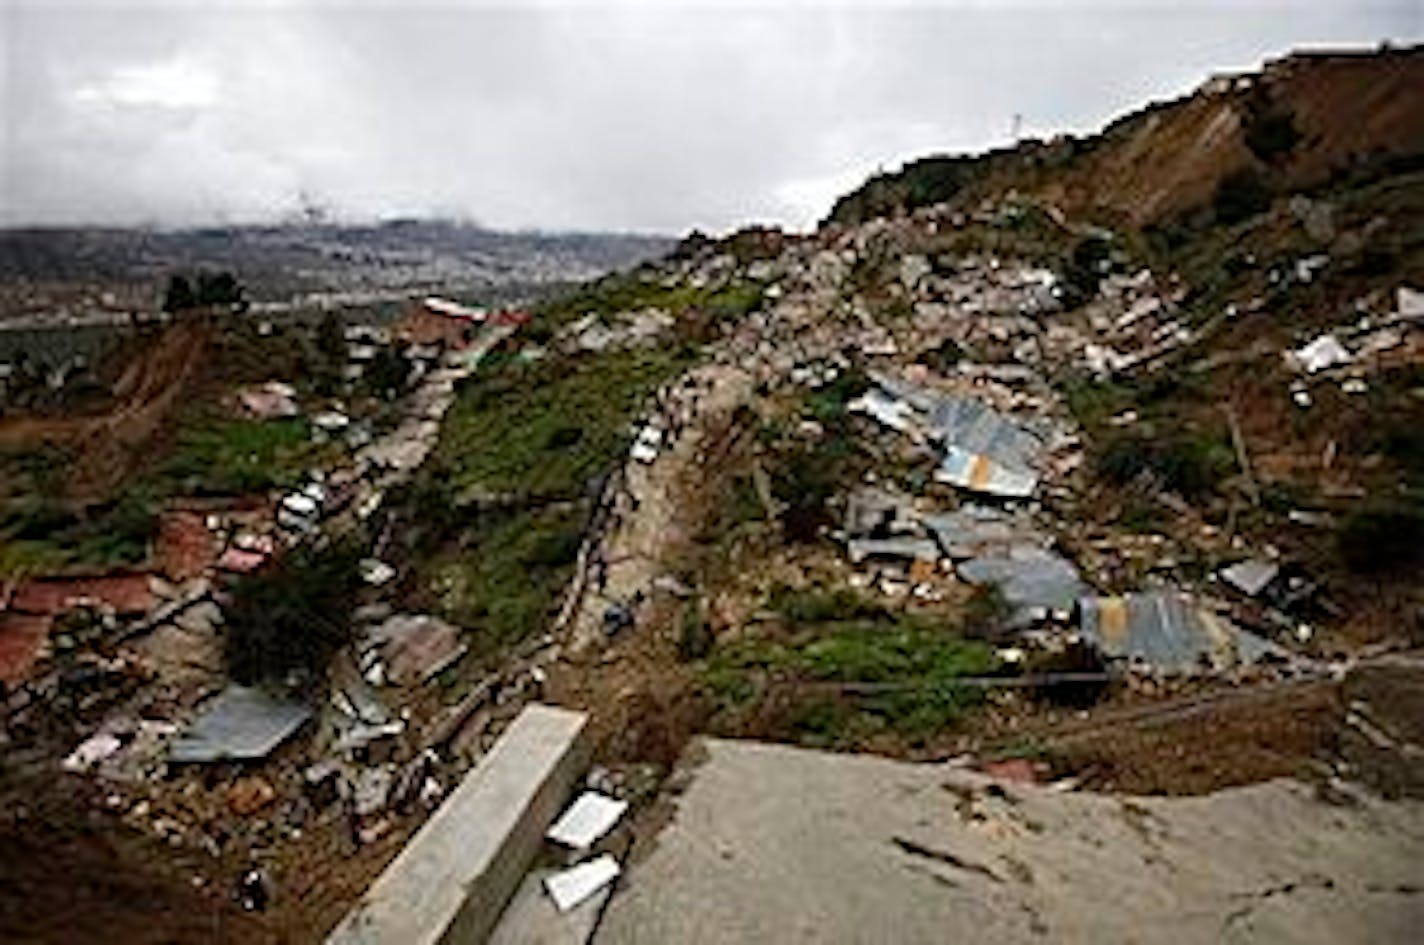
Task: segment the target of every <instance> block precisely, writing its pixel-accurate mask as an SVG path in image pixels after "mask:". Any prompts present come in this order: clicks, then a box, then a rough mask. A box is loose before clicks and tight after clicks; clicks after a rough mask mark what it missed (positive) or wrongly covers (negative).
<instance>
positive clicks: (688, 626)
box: [677, 597, 713, 661]
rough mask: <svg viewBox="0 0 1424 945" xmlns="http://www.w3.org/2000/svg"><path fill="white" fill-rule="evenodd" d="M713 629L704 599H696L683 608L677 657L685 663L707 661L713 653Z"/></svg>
mask: <svg viewBox="0 0 1424 945" xmlns="http://www.w3.org/2000/svg"><path fill="white" fill-rule="evenodd" d="M712 643H713V640H712V628H711V627H709V626H708V625H707V615H706V614H705V613H704V612H703V609H702V599H701V598H700V597H694V598H692V599H691V600H689V601H687V602H686V603H685V604H684V605H683V607H682V618H681V622H680V626H679V630H678V638H677V655H678V658H679V659H681V660H683V661H689V660H700V659H705V658H706V657H707V655H708V654H709V653H711V652H712Z"/></svg>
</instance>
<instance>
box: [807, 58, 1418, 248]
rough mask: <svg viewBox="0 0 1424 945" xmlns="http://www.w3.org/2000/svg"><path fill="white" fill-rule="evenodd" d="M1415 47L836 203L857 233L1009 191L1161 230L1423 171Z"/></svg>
mask: <svg viewBox="0 0 1424 945" xmlns="http://www.w3.org/2000/svg"><path fill="white" fill-rule="evenodd" d="M1420 89H1424V47H1417V46H1416V47H1410V48H1407V49H1399V50H1393V49H1383V50H1379V51H1376V52H1359V53H1353V52H1318V53H1298V54H1294V55H1291V56H1287V57H1285V58H1283V59H1279V60H1276V61H1274V62H1271V63H1268V64H1267V65H1266V67H1265V68H1264V69H1263V70H1262V71H1261V72H1259V73H1254V74H1244V75H1239V76H1219V77H1217V78H1214V79H1212V80H1210V81H1208V82H1206V83H1205V84H1204V85H1202V86H1201V87H1200V88H1199V89H1198V90H1197V91H1196V92H1195V93H1193V94H1192V95H1189V96H1186V97H1184V98H1181V99H1178V100H1176V101H1172V102H1167V103H1158V104H1153V105H1149V106H1148V107H1146V108H1144V109H1142V110H1141V111H1138V112H1136V113H1133V114H1131V115H1129V116H1127V117H1125V118H1122V119H1120V120H1118V121H1116V122H1114V123H1113V124H1111V125H1109V126H1108V127H1107V128H1106V129H1104V130H1103V131H1102V132H1101V133H1100V134H1097V135H1094V136H1092V137H1089V138H1075V137H1072V136H1062V137H1059V138H1055V139H1053V140H1051V141H1048V142H1043V141H1025V142H1023V143H1021V144H1019V145H1018V146H1016V147H1013V148H1006V149H1000V150H997V151H991V152H988V153H986V154H983V155H978V156H967V155H960V156H951V155H944V156H933V157H926V158H922V159H919V160H916V161H913V162H911V163H909V164H907V165H905V166H904V167H903V168H902V169H901V170H899V171H895V172H891V173H885V174H879V175H876V176H874V177H872V178H870V179H869V180H868V181H866V182H865V183H864V184H863V185H861V186H860V187H859V188H857V189H856V190H854V191H852V192H851V193H849V194H846V195H845V196H843V197H842V198H841V199H840V200H838V201H837V202H836V204H835V206H834V208H833V209H832V211H831V214H830V218H829V222H832V223H840V224H853V223H858V222H862V221H865V220H868V219H871V218H873V217H876V216H889V215H893V214H894V213H896V212H897V211H904V210H913V209H915V208H916V207H921V206H929V205H932V204H937V203H943V202H954V203H962V204H965V205H968V204H969V203H972V202H973V201H975V200H979V199H983V198H985V197H992V196H995V195H1001V194H1004V193H1006V192H1008V191H1010V190H1015V191H1018V192H1019V193H1020V194H1023V195H1025V196H1030V197H1033V198H1036V199H1038V200H1040V201H1042V202H1046V203H1050V204H1053V205H1056V206H1057V207H1059V208H1060V209H1061V210H1062V211H1064V212H1065V213H1067V214H1069V215H1071V216H1077V217H1097V218H1101V219H1106V220H1110V221H1117V222H1121V223H1126V224H1129V225H1133V226H1138V227H1142V226H1147V225H1153V224H1164V223H1167V222H1170V221H1172V220H1174V219H1175V218H1178V217H1181V216H1183V215H1191V214H1194V213H1198V214H1200V213H1206V212H1208V211H1209V210H1210V208H1213V206H1214V205H1215V204H1217V202H1218V199H1220V200H1221V201H1223V202H1224V203H1225V205H1226V206H1225V209H1224V212H1225V213H1226V214H1227V215H1228V216H1229V215H1231V214H1232V212H1233V208H1232V206H1231V205H1232V203H1233V202H1234V201H1237V202H1242V203H1244V204H1245V205H1246V206H1245V210H1247V211H1249V210H1250V209H1252V206H1253V205H1254V204H1259V203H1260V202H1261V201H1263V200H1267V201H1268V200H1269V198H1270V197H1271V196H1273V195H1277V194H1282V193H1290V192H1294V191H1299V190H1307V189H1312V188H1316V187H1320V186H1324V185H1326V184H1329V183H1331V182H1338V181H1340V180H1341V179H1343V178H1350V177H1371V176H1379V175H1383V174H1386V173H1392V172H1398V171H1400V170H1404V169H1407V168H1410V167H1413V166H1415V165H1417V164H1419V163H1421V162H1424V96H1421V95H1420V94H1419V90H1420Z"/></svg>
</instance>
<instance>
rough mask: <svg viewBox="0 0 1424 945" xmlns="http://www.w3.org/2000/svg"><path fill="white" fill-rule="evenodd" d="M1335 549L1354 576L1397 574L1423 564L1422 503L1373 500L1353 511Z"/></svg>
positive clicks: (1343, 527)
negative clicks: (1355, 574)
mask: <svg viewBox="0 0 1424 945" xmlns="http://www.w3.org/2000/svg"><path fill="white" fill-rule="evenodd" d="M1336 546H1337V549H1338V550H1339V553H1340V557H1341V559H1342V560H1343V561H1344V563H1345V566H1346V567H1347V568H1349V569H1350V570H1351V571H1354V572H1355V573H1357V574H1397V573H1399V572H1402V571H1405V570H1408V569H1410V568H1414V567H1418V566H1419V565H1420V564H1424V504H1421V503H1420V502H1418V501H1413V502H1411V501H1408V500H1406V499H1399V498H1376V499H1373V500H1370V501H1367V502H1366V503H1365V504H1364V505H1362V506H1361V507H1360V508H1358V509H1356V510H1355V511H1354V512H1352V513H1351V514H1350V515H1349V516H1348V517H1347V518H1346V519H1345V522H1344V524H1343V525H1342V526H1341V528H1340V533H1339V535H1338V536H1337V538H1336Z"/></svg>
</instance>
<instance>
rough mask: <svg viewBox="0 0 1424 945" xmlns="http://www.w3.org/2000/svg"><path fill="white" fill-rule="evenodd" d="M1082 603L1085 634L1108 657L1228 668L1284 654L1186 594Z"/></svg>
mask: <svg viewBox="0 0 1424 945" xmlns="http://www.w3.org/2000/svg"><path fill="white" fill-rule="evenodd" d="M1078 607H1079V615H1080V628H1081V630H1082V632H1083V636H1084V637H1085V638H1086V639H1087V640H1088V641H1089V642H1090V643H1092V644H1093V645H1094V646H1096V647H1097V648H1098V650H1099V651H1100V652H1101V653H1102V654H1103V655H1104V656H1106V657H1108V658H1110V659H1126V660H1130V661H1132V662H1134V663H1143V664H1146V665H1148V666H1150V667H1152V668H1153V669H1157V670H1160V671H1162V672H1167V673H1182V672H1192V671H1194V670H1199V669H1224V668H1227V667H1230V666H1236V665H1243V664H1249V663H1255V662H1257V661H1259V660H1260V659H1262V658H1263V657H1265V656H1267V655H1272V654H1280V653H1282V651H1281V649H1280V647H1278V646H1276V645H1275V644H1273V643H1271V642H1270V641H1268V640H1265V639H1262V638H1261V637H1258V636H1256V635H1255V634H1253V633H1248V632H1246V631H1244V630H1239V629H1237V628H1236V627H1235V626H1234V625H1233V624H1232V623H1231V622H1230V621H1228V620H1226V619H1225V618H1222V617H1219V616H1217V615H1216V614H1214V613H1212V612H1211V611H1209V610H1207V609H1206V608H1204V607H1202V606H1201V605H1200V604H1199V603H1198V602H1196V601H1195V600H1193V598H1192V597H1191V596H1189V595H1187V594H1183V593H1180V592H1173V591H1153V592H1145V593H1139V594H1126V595H1124V596H1121V597H1084V598H1081V599H1080V600H1079V601H1078Z"/></svg>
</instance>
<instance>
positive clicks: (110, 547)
mask: <svg viewBox="0 0 1424 945" xmlns="http://www.w3.org/2000/svg"><path fill="white" fill-rule="evenodd" d="M156 511H157V502H156V501H155V500H154V498H153V496H152V495H151V494H150V493H149V492H148V491H146V490H144V489H141V488H136V489H129V490H127V491H126V492H125V493H124V494H123V496H122V497H121V498H119V499H118V500H117V501H114V502H111V503H107V504H104V505H99V506H94V507H90V508H82V509H76V508H72V507H69V506H66V505H64V504H62V503H60V502H58V501H56V500H54V499H47V498H44V497H34V498H31V499H26V500H24V501H21V502H18V503H15V504H14V505H12V506H11V507H10V508H9V509H8V510H7V511H6V512H4V513H0V579H3V578H11V577H20V576H22V575H24V574H28V573H34V572H43V571H54V570H58V569H61V568H64V567H68V566H73V565H78V564H87V565H100V566H104V567H122V566H124V565H134V564H140V563H142V562H143V561H144V560H145V559H147V557H148V550H149V544H150V542H152V540H153V538H154V535H155V533H156V531H157V519H156V517H155V516H156Z"/></svg>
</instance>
